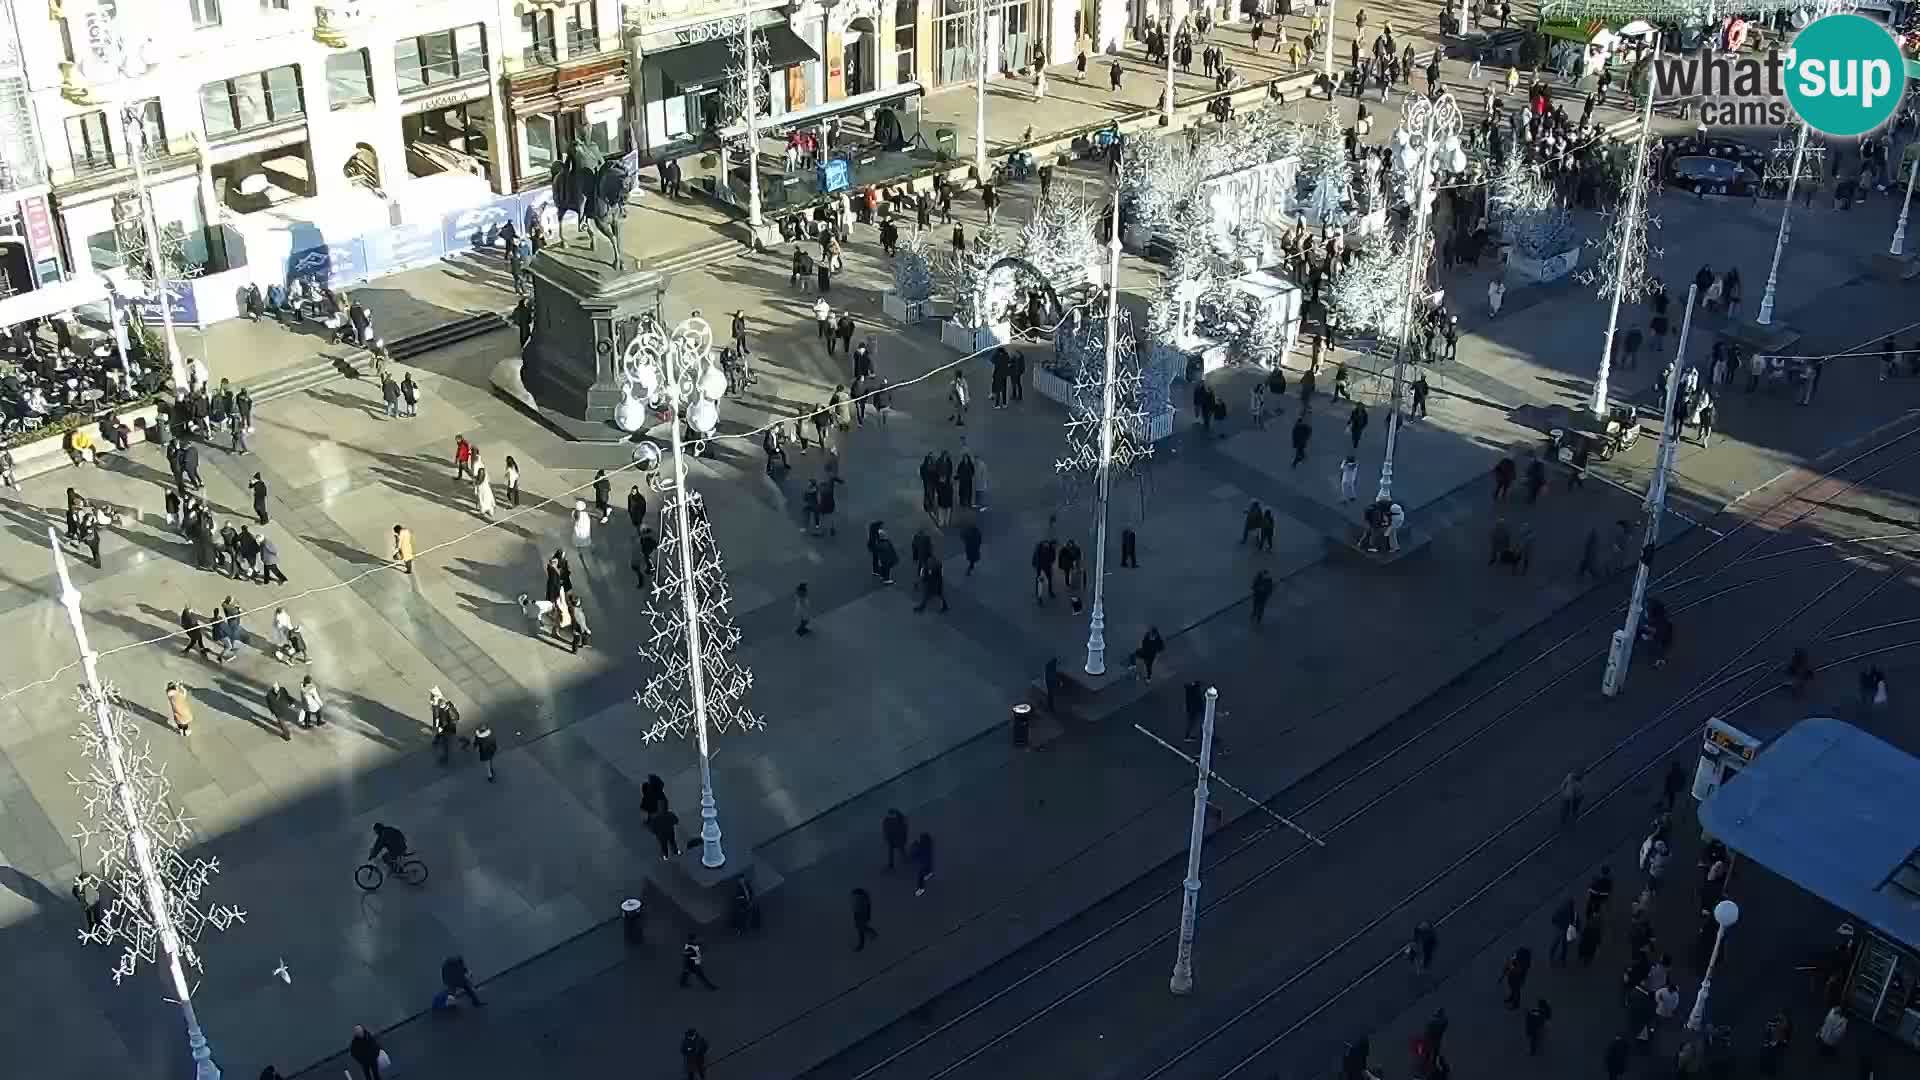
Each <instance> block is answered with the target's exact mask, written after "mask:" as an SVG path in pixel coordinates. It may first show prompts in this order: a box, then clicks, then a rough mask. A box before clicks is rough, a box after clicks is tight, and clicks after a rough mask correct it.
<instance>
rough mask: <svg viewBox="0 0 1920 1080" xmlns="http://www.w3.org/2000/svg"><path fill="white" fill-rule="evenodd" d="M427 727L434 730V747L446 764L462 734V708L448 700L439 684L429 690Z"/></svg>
mask: <svg viewBox="0 0 1920 1080" xmlns="http://www.w3.org/2000/svg"><path fill="white" fill-rule="evenodd" d="M427 727H428V730H430V731H432V732H433V748H434V750H435V751H436V752H437V754H438V755H439V760H440V764H441V765H443V766H444V765H445V764H446V763H447V756H448V754H450V753H451V752H452V750H453V743H454V740H455V739H457V738H459V736H460V710H459V709H457V708H455V707H454V704H453V702H451V701H448V700H447V698H446V695H445V694H442V693H441V692H440V688H439V687H437V686H435V687H431V688H429V689H428V690H427Z"/></svg>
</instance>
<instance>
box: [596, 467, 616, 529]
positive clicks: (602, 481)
mask: <svg viewBox="0 0 1920 1080" xmlns="http://www.w3.org/2000/svg"><path fill="white" fill-rule="evenodd" d="M593 509H594V512H595V513H597V514H599V515H600V524H602V525H605V524H606V523H607V519H609V518H611V517H613V481H612V480H610V479H608V477H607V470H605V469H601V470H599V471H598V472H595V473H594V474H593Z"/></svg>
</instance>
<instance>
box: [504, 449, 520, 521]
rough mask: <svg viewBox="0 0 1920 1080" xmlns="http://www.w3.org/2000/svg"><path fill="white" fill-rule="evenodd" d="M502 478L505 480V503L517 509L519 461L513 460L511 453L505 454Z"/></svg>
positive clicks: (518, 498)
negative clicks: (504, 471)
mask: <svg viewBox="0 0 1920 1080" xmlns="http://www.w3.org/2000/svg"><path fill="white" fill-rule="evenodd" d="M504 479H505V480H506V482H507V505H508V506H511V507H514V508H516V509H517V508H519V506H520V463H519V462H517V461H515V460H513V455H512V454H508V455H507V471H506V473H505V476H504Z"/></svg>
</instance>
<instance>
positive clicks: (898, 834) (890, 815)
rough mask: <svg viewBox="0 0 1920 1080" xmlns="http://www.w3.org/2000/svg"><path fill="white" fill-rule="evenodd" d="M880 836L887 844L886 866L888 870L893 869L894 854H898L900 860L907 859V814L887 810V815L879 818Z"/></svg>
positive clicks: (895, 810) (905, 860) (904, 860)
mask: <svg viewBox="0 0 1920 1080" xmlns="http://www.w3.org/2000/svg"><path fill="white" fill-rule="evenodd" d="M880 838H881V839H882V840H884V841H886V844H887V866H886V868H887V869H888V870H889V871H891V870H892V869H893V860H894V857H895V856H896V855H897V856H899V858H900V861H901V862H907V861H909V858H908V855H907V815H905V814H903V813H901V812H900V811H899V810H897V809H890V810H888V811H887V816H886V817H883V818H881V819H880Z"/></svg>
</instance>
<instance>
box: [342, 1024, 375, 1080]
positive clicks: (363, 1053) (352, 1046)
mask: <svg viewBox="0 0 1920 1080" xmlns="http://www.w3.org/2000/svg"><path fill="white" fill-rule="evenodd" d="M347 1056H348V1057H350V1058H352V1059H353V1060H354V1063H355V1064H357V1065H359V1066H360V1076H361V1078H362V1080H380V1040H379V1039H376V1038H374V1037H373V1032H371V1031H368V1030H367V1029H366V1028H364V1027H362V1026H360V1025H359V1024H355V1025H354V1026H353V1041H352V1042H349V1043H348V1044H347Z"/></svg>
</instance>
